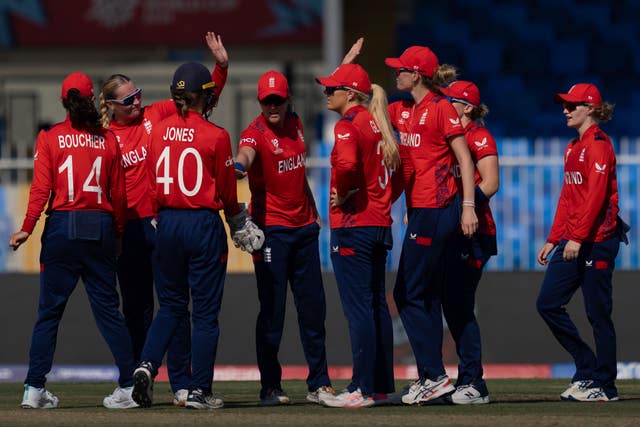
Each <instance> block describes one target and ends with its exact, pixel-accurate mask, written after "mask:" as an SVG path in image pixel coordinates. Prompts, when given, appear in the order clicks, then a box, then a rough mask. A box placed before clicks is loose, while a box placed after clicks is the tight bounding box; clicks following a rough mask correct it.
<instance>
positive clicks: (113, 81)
mask: <svg viewBox="0 0 640 427" xmlns="http://www.w3.org/2000/svg"><path fill="white" fill-rule="evenodd" d="M130 81H131V79H130V78H129V77H127V76H125V75H124V74H113V75H111V76H109V78H108V79H107V80H105V81H104V83H102V90H100V121H101V122H102V127H104V128H105V129H108V128H109V125H110V124H111V115H110V114H109V107H107V99H115V97H116V90H117V89H118V88H119V87H120V86H122V85H123V84H126V83H129V82H130Z"/></svg>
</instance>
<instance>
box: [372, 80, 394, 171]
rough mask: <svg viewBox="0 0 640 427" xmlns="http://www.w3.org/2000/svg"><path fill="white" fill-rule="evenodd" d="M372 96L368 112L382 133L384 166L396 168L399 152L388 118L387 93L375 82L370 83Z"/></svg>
mask: <svg viewBox="0 0 640 427" xmlns="http://www.w3.org/2000/svg"><path fill="white" fill-rule="evenodd" d="M371 92H372V94H373V95H372V97H371V101H370V102H369V112H370V113H371V115H372V116H373V118H374V119H375V120H376V123H377V124H378V128H379V129H380V132H381V133H382V155H383V159H384V160H383V161H384V164H385V166H386V167H388V168H389V169H393V170H398V168H399V167H400V153H399V152H398V143H397V142H396V139H395V137H394V133H393V127H392V126H391V119H390V118H389V108H388V103H387V93H386V92H385V91H384V89H383V88H382V87H380V86H379V85H377V84H372V85H371Z"/></svg>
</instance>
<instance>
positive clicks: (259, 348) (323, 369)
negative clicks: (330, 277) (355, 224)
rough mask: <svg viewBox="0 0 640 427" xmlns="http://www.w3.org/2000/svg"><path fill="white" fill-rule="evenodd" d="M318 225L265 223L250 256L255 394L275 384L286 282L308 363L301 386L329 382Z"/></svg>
mask: <svg viewBox="0 0 640 427" xmlns="http://www.w3.org/2000/svg"><path fill="white" fill-rule="evenodd" d="M319 230H320V227H319V226H318V224H316V223H315V222H314V223H311V224H309V225H307V226H304V227H298V228H291V227H280V226H270V227H265V229H264V233H265V243H264V246H263V248H262V250H260V251H258V252H256V253H255V254H254V256H253V262H254V268H255V273H256V281H257V286H258V299H259V300H260V312H259V313H258V319H257V321H256V353H257V358H258V368H259V369H260V383H261V386H262V389H261V390H260V397H261V398H264V397H265V394H266V392H267V390H269V389H272V388H281V384H280V381H281V379H282V367H281V366H280V362H279V361H278V351H279V349H280V341H281V340H282V331H283V328H284V318H285V309H286V302H287V283H289V284H290V286H291V292H292V293H293V299H294V302H295V306H296V310H297V311H298V327H299V331H300V339H301V340H302V348H303V351H304V356H305V358H306V360H307V365H308V366H309V375H308V376H307V387H308V389H309V391H314V390H316V389H317V388H318V387H322V386H325V385H331V382H330V380H329V374H328V370H327V354H326V349H325V329H324V320H325V316H326V303H325V295H324V288H323V285H322V273H321V271H320V254H319V251H318V234H319Z"/></svg>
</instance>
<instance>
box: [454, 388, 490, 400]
mask: <svg viewBox="0 0 640 427" xmlns="http://www.w3.org/2000/svg"><path fill="white" fill-rule="evenodd" d="M451 401H452V402H453V403H455V404H456V405H473V404H481V403H489V392H488V391H487V388H486V387H482V388H481V387H477V386H476V385H474V384H465V385H461V386H459V387H456V391H454V392H453V394H452V395H451Z"/></svg>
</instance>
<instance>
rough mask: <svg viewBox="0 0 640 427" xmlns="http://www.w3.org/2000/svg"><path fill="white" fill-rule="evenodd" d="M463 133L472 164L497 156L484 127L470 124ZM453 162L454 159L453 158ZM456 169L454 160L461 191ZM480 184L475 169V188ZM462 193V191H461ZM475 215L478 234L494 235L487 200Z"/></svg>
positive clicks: (492, 140) (455, 172) (479, 177)
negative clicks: (484, 158)
mask: <svg viewBox="0 0 640 427" xmlns="http://www.w3.org/2000/svg"><path fill="white" fill-rule="evenodd" d="M464 131H465V139H466V140H467V146H468V147H469V151H470V152H471V159H472V160H473V164H474V165H477V164H478V160H480V159H482V158H483V157H487V156H497V155H498V148H497V146H496V140H495V139H493V136H492V135H491V133H489V131H488V130H487V128H485V127H484V126H482V125H480V124H478V123H475V122H470V123H468V124H467V126H466V127H465V128H464ZM454 160H455V157H454ZM459 169H460V168H459V167H458V162H457V160H455V166H454V175H455V177H456V180H457V183H458V188H460V189H462V178H461V176H460V171H459ZM481 182H482V177H481V176H480V173H479V172H478V169H477V168H476V171H475V184H476V186H477V185H479V184H480V183H481ZM461 191H462V190H461ZM476 215H477V217H478V231H477V233H478V234H486V235H490V236H495V235H496V223H495V221H494V220H493V215H492V214H491V206H490V205H489V200H487V201H486V202H485V203H484V204H482V205H476Z"/></svg>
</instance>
